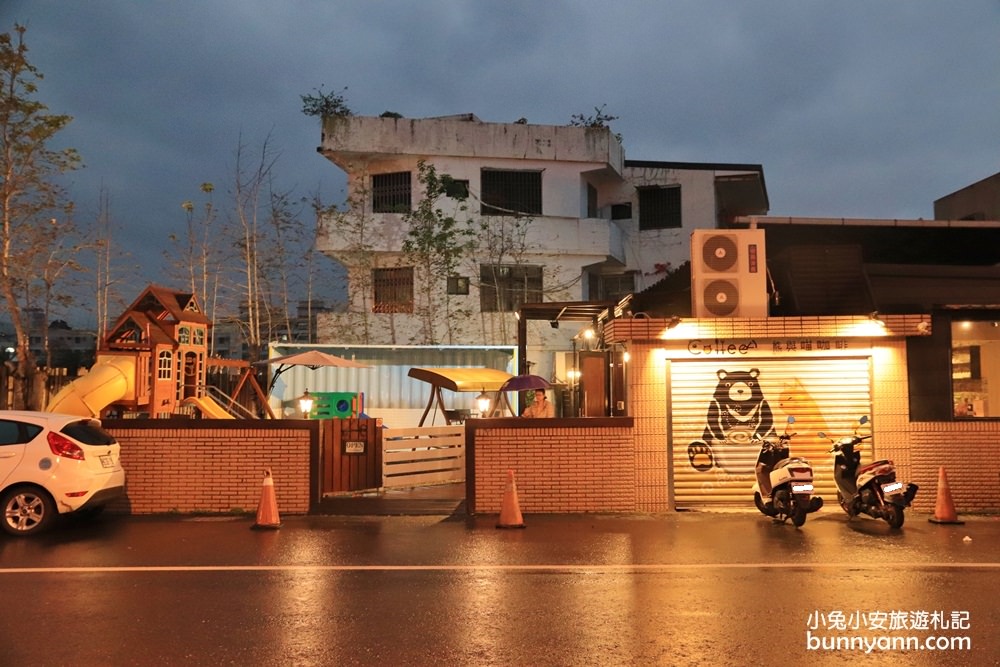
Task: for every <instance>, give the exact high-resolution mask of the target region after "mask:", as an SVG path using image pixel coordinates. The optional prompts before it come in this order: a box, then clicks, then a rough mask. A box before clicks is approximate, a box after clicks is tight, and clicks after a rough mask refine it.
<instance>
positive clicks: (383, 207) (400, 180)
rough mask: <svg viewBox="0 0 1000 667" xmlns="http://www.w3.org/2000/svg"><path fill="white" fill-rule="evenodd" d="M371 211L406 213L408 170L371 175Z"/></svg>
mask: <svg viewBox="0 0 1000 667" xmlns="http://www.w3.org/2000/svg"><path fill="white" fill-rule="evenodd" d="M372 211H373V212H375V213H407V212H409V211H410V172H408V171H397V172H395V173H392V174H373V175H372Z"/></svg>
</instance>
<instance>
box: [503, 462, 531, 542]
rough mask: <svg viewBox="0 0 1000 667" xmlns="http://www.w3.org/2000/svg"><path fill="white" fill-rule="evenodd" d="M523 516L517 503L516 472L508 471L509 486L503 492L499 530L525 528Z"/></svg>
mask: <svg viewBox="0 0 1000 667" xmlns="http://www.w3.org/2000/svg"><path fill="white" fill-rule="evenodd" d="M525 527H526V526H525V525H524V518H523V517H522V516H521V506H520V504H519V503H518V502H517V484H515V483H514V471H513V470H508V471H507V485H506V486H505V487H504V490H503V500H502V501H501V503H500V520H499V521H497V528H525Z"/></svg>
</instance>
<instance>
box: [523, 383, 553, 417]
mask: <svg viewBox="0 0 1000 667" xmlns="http://www.w3.org/2000/svg"><path fill="white" fill-rule="evenodd" d="M521 416H522V417H533V418H541V417H555V416H556V406H554V405H553V404H552V403H550V402H549V399H548V398H546V396H545V390H544V389H536V390H535V400H534V401H533V402H532V404H531V405H529V406H528V407H527V408H525V409H524V413H523V414H522V415H521Z"/></svg>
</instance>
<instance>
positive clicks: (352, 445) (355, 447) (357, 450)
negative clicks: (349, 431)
mask: <svg viewBox="0 0 1000 667" xmlns="http://www.w3.org/2000/svg"><path fill="white" fill-rule="evenodd" d="M344 453H345V454H364V453H365V441H364V440H345V441H344Z"/></svg>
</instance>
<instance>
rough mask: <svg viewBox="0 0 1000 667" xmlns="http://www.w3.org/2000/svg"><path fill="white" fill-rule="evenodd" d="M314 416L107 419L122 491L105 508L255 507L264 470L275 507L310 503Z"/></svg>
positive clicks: (296, 510)
mask: <svg viewBox="0 0 1000 667" xmlns="http://www.w3.org/2000/svg"><path fill="white" fill-rule="evenodd" d="M317 424H318V423H317V422H312V423H310V422H305V421H302V422H296V421H273V422H271V421H259V422H258V421H249V422H245V421H231V420H191V421H181V420H141V421H140V420H136V421H132V420H123V421H105V422H104V426H105V428H106V429H107V430H108V431H110V432H111V433H112V434H113V435H114V436H115V437H116V438H117V439H118V441H119V442H120V443H121V456H122V464H123V466H124V467H125V473H126V486H127V495H126V498H125V499H123V500H120V501H117V502H116V503H115V504H114V505H112V506H110V507H109V508H108V509H109V511H112V512H120V513H131V514H160V513H169V512H181V513H194V512H241V511H246V512H256V511H257V504H258V503H259V502H260V497H261V490H262V484H263V480H264V470H265V469H266V468H270V469H271V474H272V475H273V477H274V488H275V495H276V497H277V501H278V510H279V512H280V513H285V514H305V513H307V512H308V511H309V508H310V494H309V489H310V488H312V487H313V485H312V483H311V482H310V479H311V471H310V465H311V459H312V458H313V457H314V453H313V452H314V448H316V447H317V445H316V444H314V443H316V442H317V441H318V436H317V435H316V434H317V433H318V430H317V429H316V426H317Z"/></svg>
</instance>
